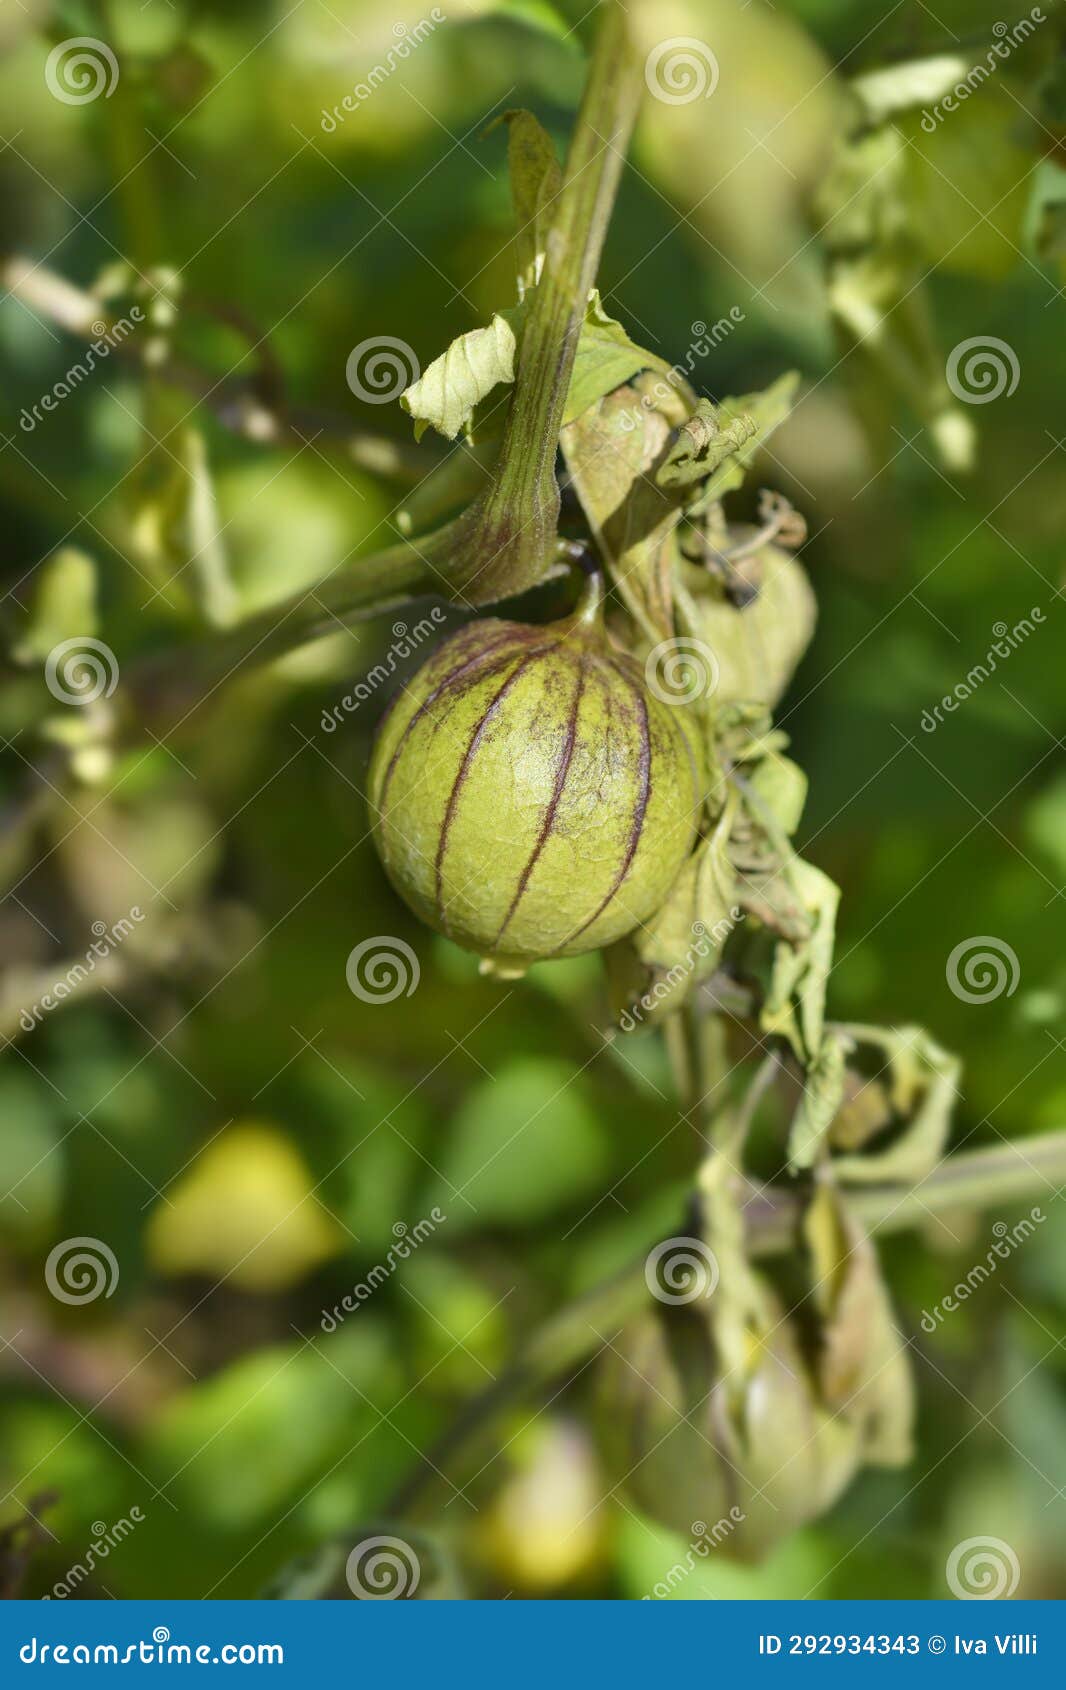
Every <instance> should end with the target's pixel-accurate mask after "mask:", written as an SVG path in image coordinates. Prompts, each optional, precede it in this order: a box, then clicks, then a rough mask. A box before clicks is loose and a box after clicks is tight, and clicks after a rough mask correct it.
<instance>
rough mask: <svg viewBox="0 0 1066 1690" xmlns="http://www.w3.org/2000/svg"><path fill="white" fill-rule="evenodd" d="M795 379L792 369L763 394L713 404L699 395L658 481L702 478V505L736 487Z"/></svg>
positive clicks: (788, 401)
mask: <svg viewBox="0 0 1066 1690" xmlns="http://www.w3.org/2000/svg"><path fill="white" fill-rule="evenodd" d="M798 381H799V376H798V375H797V374H796V373H795V371H791V372H789V374H787V375H783V376H781V377H779V379H778V380H777V381H775V382H774V384H773V386H772V387H768V388H766V389H765V390H764V391H763V392H761V393H747V394H744V395H743V397H742V398H739V399H723V400H722V402H721V404H717V405H716V404H714V403H713V401H711V400H710V399H701V400H700V401H699V404H698V405H697V407H696V414H695V415H694V416H693V417H690V418H689V420H688V422H686V423H684V424H683V425H682V427H681V430H680V432H679V435H678V438H677V441H676V443H675V445H674V446H673V448H672V450H671V451H670V453H669V454H668V455H667V458H666V460H665V462H664V463H663V464H662V466H661V467H660V469H659V473H658V480H659V485H660V486H661V487H689V486H691V485H692V484H693V483H694V482H697V481H704V482H705V486H704V488H703V491H702V496H701V502H702V503H704V504H706V503H708V502H709V501H710V500H712V499H721V498H722V497H723V496H724V495H725V494H726V493H729V492H732V491H733V490H734V489H735V488H737V487H739V486H740V485H741V484H742V482H743V480H744V472H745V470H746V469H747V467H748V465H749V464H750V463H751V461H752V459H753V458H754V456H755V454H756V452H757V451H758V450H759V448H760V447H761V446H763V445H764V444H765V442H766V441H767V440H768V439H769V437H770V435H771V434H772V433H773V431H774V429H775V428H777V426H778V424H779V423H782V422H784V420H785V418H786V417H787V416H788V413H789V411H790V410H791V409H792V402H793V398H794V396H795V392H796V386H797V383H798Z"/></svg>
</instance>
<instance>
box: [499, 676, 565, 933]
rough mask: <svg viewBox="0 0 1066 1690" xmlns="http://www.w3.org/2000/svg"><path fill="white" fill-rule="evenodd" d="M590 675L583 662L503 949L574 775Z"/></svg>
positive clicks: (502, 928)
mask: <svg viewBox="0 0 1066 1690" xmlns="http://www.w3.org/2000/svg"><path fill="white" fill-rule="evenodd" d="M587 671H588V663H587V661H586V660H585V659H584V658H582V660H581V665H580V667H579V669H578V675H577V686H576V687H575V688H574V697H573V701H572V703H571V705H570V717H569V720H568V722H567V725H566V737H565V739H564V740H563V749H562V753H561V755H560V757H559V763H558V766H557V768H556V771H555V786H554V788H553V791H552V795H551V799H550V800H549V803H548V808H547V810H546V811H545V813H544V820H543V821H542V823H541V826H540V833H539V834H538V836H537V842H536V844H535V845H534V847H533V850H532V852H531V854H530V858H529V861H528V862H527V863H526V866H525V868H524V869H523V870H522V874H521V878H520V879H519V882H518V889H517V891H516V892H515V895H514V897H513V898H512V899H511V907H510V908H509V910H508V911H507V914H506V915H505V916H504V918H503V922H502V924H501V926H500V929H499V931H498V933H497V934H496V940H495V943H496V944H497V945H499V942H500V940H501V939H502V938H503V935H504V933H505V932H506V930H507V927H508V924H509V923H510V920H511V917H512V916H513V915H514V913H515V911H516V910H517V908H518V905H519V902H520V900H521V897H522V894H523V892H524V891H525V889H526V887H527V886H528V885H529V877H530V875H531V874H532V873H533V870H534V868H535V867H536V865H537V859H538V857H539V856H540V854H541V852H542V851H543V849H544V847H545V845H546V844H547V843H548V838H549V836H550V834H551V830H552V826H553V824H554V822H555V816H556V812H557V811H558V808H559V800H560V799H561V798H562V795H563V787H564V786H565V785H566V777H567V775H568V774H569V772H570V764H571V761H572V759H573V755H574V745H575V742H576V740H577V719H578V715H579V713H580V710H581V698H582V695H583V693H584V690H585V675H586V673H587Z"/></svg>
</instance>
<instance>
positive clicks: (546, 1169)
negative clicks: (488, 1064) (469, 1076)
mask: <svg viewBox="0 0 1066 1690" xmlns="http://www.w3.org/2000/svg"><path fill="white" fill-rule="evenodd" d="M574 1079H575V1076H574V1070H573V1068H572V1066H570V1064H568V1063H566V1062H549V1061H531V1060H524V1061H515V1062H511V1063H509V1064H508V1065H506V1066H505V1067H503V1068H501V1069H500V1070H499V1072H498V1073H497V1075H496V1077H495V1079H492V1080H486V1081H485V1082H484V1083H483V1084H481V1085H479V1086H476V1087H475V1088H474V1090H473V1091H472V1092H470V1093H469V1094H468V1096H467V1097H466V1099H465V1100H464V1102H463V1105H462V1107H461V1109H460V1111H459V1114H458V1115H457V1117H456V1119H455V1122H454V1125H453V1127H452V1131H451V1135H450V1139H449V1143H448V1145H447V1148H446V1149H445V1150H444V1151H443V1152H441V1153H440V1155H439V1156H437V1155H435V1156H434V1158H433V1160H434V1161H435V1162H436V1164H437V1166H438V1167H439V1168H440V1170H441V1179H440V1181H439V1182H437V1183H434V1185H433V1188H432V1191H431V1192H430V1194H429V1195H427V1196H426V1197H424V1198H423V1200H422V1201H423V1207H426V1208H428V1207H429V1206H430V1205H432V1204H434V1203H437V1204H439V1205H440V1207H441V1208H442V1209H443V1210H444V1212H445V1214H446V1215H447V1216H448V1226H449V1230H451V1229H453V1228H469V1227H471V1226H486V1225H498V1224H504V1225H522V1224H527V1223H530V1222H533V1221H536V1220H540V1219H541V1218H542V1217H543V1216H545V1215H549V1214H552V1213H553V1212H554V1211H555V1210H556V1209H558V1208H560V1207H562V1206H564V1205H565V1204H567V1203H571V1202H578V1201H580V1199H581V1198H582V1197H584V1196H587V1195H588V1193H589V1192H590V1191H592V1190H593V1189H594V1188H595V1187H596V1186H597V1183H598V1181H599V1180H600V1179H601V1178H602V1175H603V1172H604V1162H605V1153H606V1145H605V1142H604V1137H603V1130H602V1127H601V1124H600V1122H599V1121H598V1120H597V1118H596V1115H595V1113H594V1111H593V1110H592V1109H591V1108H590V1107H589V1104H588V1102H587V1101H586V1098H585V1097H584V1096H583V1094H582V1088H581V1086H580V1084H575V1083H574Z"/></svg>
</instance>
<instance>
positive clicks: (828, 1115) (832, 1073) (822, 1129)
mask: <svg viewBox="0 0 1066 1690" xmlns="http://www.w3.org/2000/svg"><path fill="white" fill-rule="evenodd" d="M843 1099H844V1041H843V1040H842V1039H841V1038H840V1036H839V1035H838V1034H836V1033H826V1035H825V1037H824V1038H823V1040H822V1043H821V1045H820V1047H819V1049H818V1051H817V1052H816V1054H815V1057H814V1061H813V1062H812V1063H811V1064H810V1066H809V1067H808V1069H807V1073H806V1075H805V1077H804V1082H803V1095H802V1097H801V1098H800V1103H799V1108H798V1109H797V1110H796V1113H795V1116H794V1117H793V1121H792V1127H791V1129H790V1131H789V1135H788V1165H789V1167H790V1168H791V1169H792V1171H793V1173H798V1172H800V1170H801V1169H803V1168H810V1167H813V1166H814V1164H815V1162H816V1161H817V1160H818V1158H819V1156H820V1154H821V1152H822V1150H823V1148H824V1146H825V1143H826V1140H827V1138H828V1135H829V1128H830V1126H831V1125H832V1123H833V1119H834V1117H835V1115H836V1113H837V1110H838V1109H839V1108H840V1105H841V1103H842V1102H843Z"/></svg>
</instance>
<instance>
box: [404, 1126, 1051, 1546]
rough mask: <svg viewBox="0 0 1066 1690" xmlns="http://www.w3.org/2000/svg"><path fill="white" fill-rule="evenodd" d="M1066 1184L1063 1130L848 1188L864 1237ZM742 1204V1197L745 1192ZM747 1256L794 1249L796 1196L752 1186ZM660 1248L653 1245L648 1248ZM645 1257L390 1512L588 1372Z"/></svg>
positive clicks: (415, 1478) (530, 1363)
mask: <svg viewBox="0 0 1066 1690" xmlns="http://www.w3.org/2000/svg"><path fill="white" fill-rule="evenodd" d="M1063 1184H1066V1128H1064V1129H1063V1130H1061V1131H1059V1132H1053V1133H1045V1134H1042V1135H1040V1136H1039V1137H1034V1138H1028V1139H1021V1140H1020V1141H1018V1142H1017V1143H1012V1144H1004V1145H997V1146H995V1147H994V1148H992V1149H989V1150H974V1151H966V1152H963V1153H960V1154H959V1155H956V1156H949V1157H947V1158H946V1159H945V1160H944V1161H943V1162H942V1163H941V1164H940V1166H939V1167H938V1168H936V1169H934V1171H933V1172H932V1173H931V1174H929V1175H928V1177H927V1178H926V1179H925V1180H923V1181H922V1182H921V1184H920V1185H918V1186H916V1187H914V1188H913V1189H907V1188H906V1187H901V1186H874V1187H866V1188H864V1189H860V1190H849V1191H848V1192H847V1194H846V1201H847V1206H848V1209H849V1211H850V1213H851V1214H852V1215H853V1216H854V1217H855V1219H856V1220H857V1221H858V1222H859V1223H860V1225H861V1226H862V1227H863V1228H864V1229H865V1231H867V1232H868V1233H889V1232H902V1231H905V1230H906V1229H907V1228H908V1227H912V1226H921V1225H923V1224H924V1223H925V1222H927V1221H928V1220H929V1218H930V1216H935V1215H939V1214H945V1213H950V1212H951V1211H952V1210H966V1209H969V1210H977V1209H989V1208H993V1207H994V1208H997V1209H998V1208H1003V1207H1006V1206H1008V1205H1010V1204H1011V1203H1016V1202H1020V1201H1024V1200H1025V1199H1027V1198H1032V1197H1034V1196H1039V1195H1041V1194H1042V1193H1043V1192H1044V1191H1045V1189H1046V1188H1047V1186H1048V1185H1051V1186H1053V1187H1054V1188H1055V1194H1056V1195H1057V1191H1058V1188H1059V1187H1060V1186H1062V1185H1063ZM741 1195H742V1196H744V1194H743V1193H742V1194H741ZM743 1212H744V1218H745V1222H746V1225H747V1230H748V1248H749V1250H750V1252H751V1254H752V1255H753V1256H756V1257H763V1256H773V1255H780V1254H783V1253H784V1252H785V1251H787V1250H789V1249H791V1248H793V1246H794V1245H795V1244H796V1242H797V1234H798V1228H799V1225H800V1222H801V1219H802V1214H803V1202H802V1199H801V1197H800V1196H799V1195H798V1194H797V1193H795V1192H793V1191H789V1190H782V1189H780V1188H778V1187H774V1186H765V1185H764V1186H751V1187H749V1189H748V1192H747V1194H746V1197H745V1200H744V1204H743ZM656 1242H658V1240H656V1239H649V1241H648V1245H649V1248H650V1247H651V1246H652V1244H654V1243H656ZM646 1259H647V1257H646V1252H645V1253H644V1254H642V1255H641V1256H640V1257H638V1258H637V1260H635V1261H634V1262H632V1263H630V1265H629V1266H628V1267H626V1268H623V1269H622V1270H621V1272H620V1273H618V1274H616V1275H615V1276H614V1277H613V1278H612V1279H609V1280H607V1281H605V1282H604V1284H602V1285H599V1286H597V1287H596V1288H595V1289H594V1290H592V1291H590V1292H588V1293H587V1294H586V1295H585V1296H584V1297H580V1298H578V1300H577V1301H576V1302H574V1303H571V1304H570V1305H569V1307H567V1308H564V1309H562V1310H560V1312H559V1313H558V1314H556V1315H553V1316H552V1317H551V1318H550V1319H549V1320H547V1321H545V1322H544V1324H543V1325H542V1326H541V1327H540V1328H539V1330H538V1331H536V1332H535V1333H534V1334H533V1336H532V1337H531V1338H529V1339H527V1341H526V1343H525V1344H524V1345H523V1346H522V1348H521V1350H520V1351H519V1354H518V1356H517V1357H516V1359H515V1360H514V1362H513V1363H512V1364H511V1366H510V1367H509V1368H508V1370H507V1371H506V1372H505V1373H503V1374H501V1375H500V1377H499V1379H497V1380H496V1381H495V1382H494V1383H493V1384H492V1385H491V1386H490V1387H489V1388H488V1390H486V1391H485V1392H483V1393H482V1395H481V1396H479V1397H475V1398H474V1399H473V1401H472V1402H470V1403H469V1404H468V1405H467V1407H466V1408H465V1409H464V1410H463V1411H462V1413H461V1414H460V1416H459V1418H458V1419H457V1420H456V1421H455V1422H454V1424H453V1425H452V1426H451V1427H449V1428H448V1430H447V1431H446V1432H445V1433H444V1435H443V1437H442V1438H441V1439H440V1440H439V1442H438V1443H437V1445H436V1446H435V1447H434V1448H433V1449H432V1450H430V1452H429V1454H428V1456H427V1457H426V1458H425V1461H424V1462H423V1463H422V1465H420V1466H419V1467H417V1468H416V1469H415V1471H414V1472H413V1473H412V1474H411V1475H410V1477H409V1478H408V1479H407V1480H406V1481H405V1482H404V1484H402V1485H401V1486H400V1488H399V1489H398V1490H397V1491H396V1493H395V1495H394V1496H393V1498H392V1500H391V1502H390V1504H389V1506H388V1509H387V1513H388V1514H389V1515H393V1516H397V1515H402V1514H403V1513H405V1512H406V1511H407V1510H409V1509H410V1508H412V1507H413V1506H414V1505H415V1503H416V1502H419V1501H420V1500H421V1498H422V1495H423V1492H424V1491H426V1490H427V1489H429V1488H430V1486H431V1485H432V1484H433V1482H434V1480H435V1479H436V1478H438V1477H439V1476H440V1475H441V1473H442V1472H444V1471H445V1470H446V1468H447V1465H448V1463H449V1462H451V1461H452V1460H454V1458H455V1457H456V1456H457V1455H459V1454H460V1453H461V1452H462V1451H463V1450H464V1449H465V1448H466V1447H467V1445H468V1444H470V1443H472V1442H473V1440H474V1438H475V1436H476V1435H477V1434H478V1433H481V1432H484V1431H485V1430H486V1429H487V1428H488V1426H489V1425H490V1424H491V1422H492V1420H493V1419H494V1418H495V1416H496V1415H497V1414H498V1413H499V1412H500V1411H501V1410H502V1409H504V1408H505V1407H506V1406H507V1405H508V1404H509V1403H511V1402H513V1401H514V1400H515V1399H516V1398H518V1397H522V1396H524V1395H526V1394H527V1393H529V1392H530V1391H533V1390H535V1389H536V1388H537V1387H538V1386H541V1385H544V1384H546V1383H548V1382H549V1381H550V1380H553V1379H555V1378H558V1377H559V1376H560V1375H564V1374H566V1373H567V1371H568V1370H569V1369H572V1368H577V1367H578V1366H579V1364H585V1363H587V1361H588V1360H589V1359H590V1358H591V1357H593V1356H594V1355H595V1354H596V1353H597V1352H598V1351H599V1350H600V1349H601V1348H602V1346H603V1345H604V1343H606V1342H607V1341H608V1340H609V1338H610V1337H611V1336H612V1335H613V1333H614V1332H615V1331H617V1329H618V1327H619V1326H620V1325H621V1324H622V1323H623V1322H625V1321H626V1320H628V1319H629V1318H630V1316H631V1315H633V1314H635V1313H637V1312H638V1311H639V1310H640V1309H641V1308H642V1307H643V1306H644V1304H645V1303H646V1302H647V1300H648V1295H649V1293H648V1287H647V1282H646V1280H645V1277H644V1274H645V1263H646Z"/></svg>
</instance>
